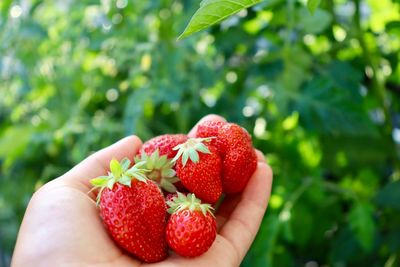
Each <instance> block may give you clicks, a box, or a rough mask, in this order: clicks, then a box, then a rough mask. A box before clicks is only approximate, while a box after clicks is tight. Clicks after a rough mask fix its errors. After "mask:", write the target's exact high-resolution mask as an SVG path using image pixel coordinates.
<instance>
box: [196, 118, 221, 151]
mask: <svg viewBox="0 0 400 267" xmlns="http://www.w3.org/2000/svg"><path fill="white" fill-rule="evenodd" d="M225 124H226V122H223V121H204V122H202V123H200V124H199V125H198V126H197V131H196V137H203V138H205V137H217V136H218V131H219V129H220V128H222V126H224V125H225ZM211 144H212V145H217V139H216V138H213V139H212V140H211Z"/></svg>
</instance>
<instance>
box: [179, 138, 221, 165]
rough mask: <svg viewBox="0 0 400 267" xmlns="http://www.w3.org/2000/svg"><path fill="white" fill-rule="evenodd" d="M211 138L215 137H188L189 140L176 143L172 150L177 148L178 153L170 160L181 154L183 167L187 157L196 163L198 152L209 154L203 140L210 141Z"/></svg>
mask: <svg viewBox="0 0 400 267" xmlns="http://www.w3.org/2000/svg"><path fill="white" fill-rule="evenodd" d="M212 138H215V137H207V138H189V140H187V141H186V142H185V143H183V144H180V145H177V146H176V147H174V148H173V150H178V153H176V156H175V157H174V158H173V159H172V161H173V162H176V161H177V160H178V159H179V158H180V157H181V156H182V164H183V167H185V165H186V163H187V161H188V159H190V160H191V161H192V162H194V163H198V162H199V160H200V157H199V152H201V153H204V154H211V152H210V150H209V149H208V147H207V146H206V145H205V144H204V142H210V141H211V139H212Z"/></svg>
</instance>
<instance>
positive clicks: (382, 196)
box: [376, 181, 400, 210]
mask: <svg viewBox="0 0 400 267" xmlns="http://www.w3.org/2000/svg"><path fill="white" fill-rule="evenodd" d="M376 202H377V203H378V205H380V206H383V207H388V208H393V209H397V210H400V181H396V182H393V183H388V184H387V185H385V187H383V188H382V189H381V190H380V191H379V192H378V194H377V195H376Z"/></svg>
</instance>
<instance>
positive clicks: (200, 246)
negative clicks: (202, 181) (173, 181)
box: [166, 193, 217, 257]
mask: <svg viewBox="0 0 400 267" xmlns="http://www.w3.org/2000/svg"><path fill="white" fill-rule="evenodd" d="M168 205H169V206H170V209H169V210H168V212H170V213H171V214H172V215H171V217H170V218H169V220H168V224H167V228H166V240H167V243H168V246H169V247H170V248H172V249H173V250H174V251H175V252H176V253H177V254H179V255H181V256H184V257H196V256H200V255H201V254H203V253H204V252H206V251H207V250H208V249H209V248H210V247H211V245H212V243H213V242H214V240H215V238H216V236H217V223H216V220H215V217H214V215H213V214H212V211H211V210H212V207H211V206H210V205H209V204H201V201H200V200H199V199H197V198H196V197H195V195H194V194H188V195H187V196H185V195H183V194H181V193H178V197H175V198H174V199H173V201H168Z"/></svg>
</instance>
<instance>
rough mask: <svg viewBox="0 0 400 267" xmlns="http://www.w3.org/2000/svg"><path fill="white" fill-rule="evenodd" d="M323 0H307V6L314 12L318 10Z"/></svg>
mask: <svg viewBox="0 0 400 267" xmlns="http://www.w3.org/2000/svg"><path fill="white" fill-rule="evenodd" d="M320 3H321V0H308V1H307V8H308V10H309V11H310V13H311V14H314V12H315V10H317V8H318V6H319V4H320Z"/></svg>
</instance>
